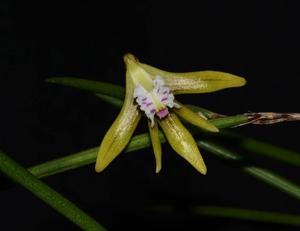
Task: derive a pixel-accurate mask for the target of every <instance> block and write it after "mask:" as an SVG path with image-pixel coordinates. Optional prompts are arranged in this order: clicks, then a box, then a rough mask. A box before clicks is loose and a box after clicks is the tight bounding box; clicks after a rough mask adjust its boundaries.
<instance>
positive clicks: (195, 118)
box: [173, 101, 219, 132]
mask: <svg viewBox="0 0 300 231" xmlns="http://www.w3.org/2000/svg"><path fill="white" fill-rule="evenodd" d="M176 104H178V105H179V106H180V108H174V109H173V110H174V112H175V113H176V114H177V115H179V116H180V117H182V118H183V119H184V120H186V121H187V122H189V123H191V124H193V125H195V126H197V127H199V128H201V129H203V130H207V131H210V132H219V129H218V128H217V127H216V126H215V125H213V124H211V123H210V122H209V121H208V120H206V119H204V118H203V117H201V116H199V115H198V114H197V113H195V112H193V111H192V110H191V109H189V108H188V107H186V106H184V105H183V104H181V103H179V102H178V101H176Z"/></svg>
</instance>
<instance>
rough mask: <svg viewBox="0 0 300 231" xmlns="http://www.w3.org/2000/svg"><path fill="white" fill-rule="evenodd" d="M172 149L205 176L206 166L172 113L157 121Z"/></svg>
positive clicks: (191, 139) (187, 134) (189, 134)
mask: <svg viewBox="0 0 300 231" xmlns="http://www.w3.org/2000/svg"><path fill="white" fill-rule="evenodd" d="M159 125H160V126H161V128H162V130H163V132H164V134H165V136H166V138H167V140H168V142H169V143H170V145H171V146H172V148H173V149H174V150H175V151H176V152H177V153H178V154H179V155H180V156H182V157H183V158H184V159H186V160H187V161H188V162H189V163H190V164H191V165H192V166H193V167H194V168H195V169H197V170H198V171H199V172H200V173H202V174H204V175H205V174H206V166H205V163H204V161H203V159H202V156H201V154H200V152H199V149H198V146H197V144H196V142H195V140H194V138H193V136H192V135H191V133H190V132H189V131H188V130H187V129H186V128H185V127H184V126H183V125H182V123H181V122H180V120H179V119H178V118H177V116H176V115H175V114H173V113H171V114H169V115H168V117H166V118H164V119H162V120H160V121H159Z"/></svg>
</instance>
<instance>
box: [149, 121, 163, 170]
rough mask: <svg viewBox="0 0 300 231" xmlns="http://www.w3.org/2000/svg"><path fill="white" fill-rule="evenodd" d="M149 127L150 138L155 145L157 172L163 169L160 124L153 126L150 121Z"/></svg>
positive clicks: (153, 145)
mask: <svg viewBox="0 0 300 231" xmlns="http://www.w3.org/2000/svg"><path fill="white" fill-rule="evenodd" d="M148 127H149V133H150V139H151V143H152V147H153V152H154V156H155V162H156V169H155V172H156V173H159V171H160V170H161V156H162V155H161V143H160V139H159V133H158V125H157V123H155V124H154V126H153V127H152V126H151V122H148Z"/></svg>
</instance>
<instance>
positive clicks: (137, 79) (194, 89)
mask: <svg viewBox="0 0 300 231" xmlns="http://www.w3.org/2000/svg"><path fill="white" fill-rule="evenodd" d="M124 62H125V64H126V92H125V100H124V104H123V107H122V109H121V112H120V113H119V115H118V117H117V118H116V120H115V121H114V123H113V124H112V126H111V127H110V129H109V130H108V131H107V133H106V135H105V136H104V138H103V140H102V143H101V145H100V148H99V152H98V156H97V161H96V166H95V169H96V172H101V171H102V170H104V169H105V168H106V167H107V166H108V165H109V164H110V163H111V162H112V161H113V160H114V159H115V158H116V157H117V156H118V155H119V154H120V153H121V152H122V150H123V149H124V148H125V147H126V145H127V144H128V142H129V141H130V138H131V136H132V135H133V133H134V130H135V129H136V127H137V125H138V122H139V121H140V119H141V116H142V115H143V114H144V115H145V116H146V117H147V119H148V127H149V133H150V139H151V142H152V147H153V151H154V155H155V160H156V173H158V172H159V171H160V170H161V158H162V151H161V144H160V139H159V127H158V125H159V126H160V127H161V129H162V130H163V133H164V135H165V137H166V139H167V140H168V142H169V143H170V145H171V147H172V148H173V149H174V150H175V152H177V153H178V154H179V155H180V156H182V157H183V158H184V159H185V160H187V161H188V162H189V163H190V164H191V165H192V166H193V167H194V168H195V169H196V170H198V171H199V172H200V173H202V174H204V175H205V174H206V172H207V168H206V166H205V163H204V161H203V158H202V156H201V154H200V152H199V149H198V146H197V144H196V142H195V140H194V138H193V136H192V135H191V133H190V132H189V131H188V130H187V129H186V128H185V127H184V126H183V124H182V123H181V122H180V120H179V119H178V117H177V116H179V117H181V118H183V119H184V120H186V121H187V122H189V123H191V124H193V125H195V126H197V127H199V128H201V129H203V130H206V131H210V132H218V131H219V130H218V128H216V127H215V126H214V125H213V124H211V123H210V122H209V121H208V120H207V119H206V118H203V117H202V116H199V114H197V113H195V112H193V111H192V110H190V109H189V108H188V107H186V106H184V105H183V104H181V103H180V102H178V101H176V100H175V98H174V95H178V94H191V93H207V92H213V91H217V90H221V89H225V88H229V87H240V86H243V85H245V83H246V81H245V79H244V78H242V77H238V76H235V75H232V74H228V73H224V72H218V71H199V72H189V73H172V72H167V71H163V70H160V69H157V68H155V67H152V66H150V65H147V64H143V63H140V62H139V61H138V60H137V58H136V57H134V56H133V55H132V54H126V55H125V56H124Z"/></svg>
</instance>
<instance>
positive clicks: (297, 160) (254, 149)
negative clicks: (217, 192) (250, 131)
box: [221, 131, 300, 167]
mask: <svg viewBox="0 0 300 231" xmlns="http://www.w3.org/2000/svg"><path fill="white" fill-rule="evenodd" d="M221 135H222V136H224V137H227V138H231V139H232V140H234V142H236V143H237V145H238V146H239V147H241V148H243V149H244V150H246V151H248V152H251V153H253V154H256V155H260V156H264V157H268V158H272V159H274V160H277V161H281V162H284V163H287V164H290V165H294V166H297V167H300V153H297V152H295V151H292V150H288V149H286V148H282V147H279V146H277V145H273V144H269V143H266V142H263V141H260V140H257V139H254V138H251V137H248V136H243V135H240V134H238V133H235V132H231V131H223V132H222V133H221Z"/></svg>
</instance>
